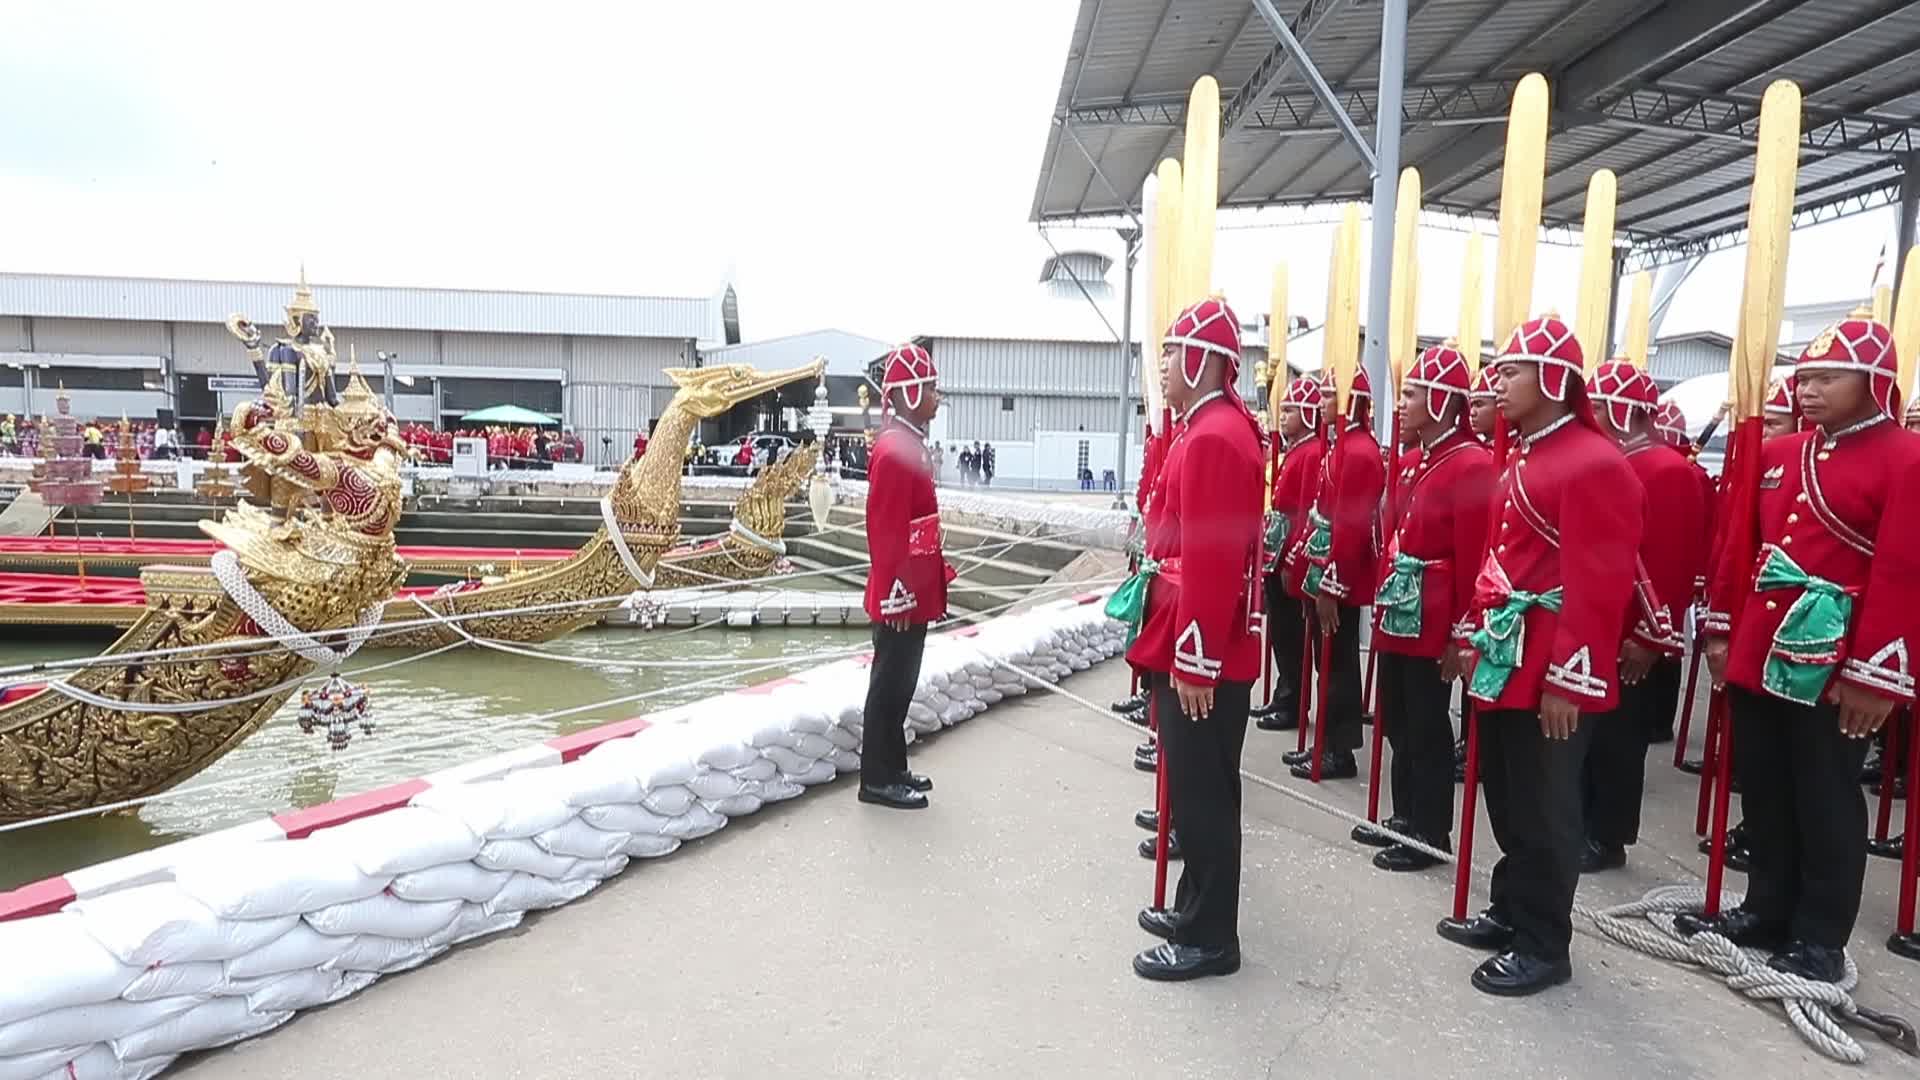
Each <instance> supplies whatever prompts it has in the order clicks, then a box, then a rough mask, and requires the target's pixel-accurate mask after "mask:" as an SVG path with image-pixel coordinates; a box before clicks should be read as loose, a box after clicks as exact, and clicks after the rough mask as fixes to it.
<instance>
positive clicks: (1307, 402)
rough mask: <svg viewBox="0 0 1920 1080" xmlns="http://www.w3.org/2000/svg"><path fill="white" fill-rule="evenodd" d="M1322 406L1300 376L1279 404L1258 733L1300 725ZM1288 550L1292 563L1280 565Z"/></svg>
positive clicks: (1313, 382)
mask: <svg viewBox="0 0 1920 1080" xmlns="http://www.w3.org/2000/svg"><path fill="white" fill-rule="evenodd" d="M1321 401H1322V395H1321V392H1320V381H1319V380H1318V379H1315V378H1313V377H1312V376H1302V377H1300V378H1297V379H1295V380H1293V381H1292V382H1290V383H1288V384H1287V391H1286V396H1285V398H1284V399H1283V400H1282V402H1281V404H1280V443H1281V454H1282V457H1281V458H1280V469H1279V471H1278V472H1277V473H1276V474H1275V476H1274V479H1273V501H1272V503H1271V505H1270V507H1269V509H1268V512H1267V543H1266V551H1267V559H1268V572H1267V574H1266V611H1267V644H1268V647H1269V648H1270V649H1271V650H1272V653H1273V686H1274V693H1273V701H1272V702H1271V703H1270V704H1269V705H1268V706H1267V707H1266V708H1264V709H1256V710H1254V714H1253V715H1254V718H1255V720H1254V724H1255V726H1256V727H1259V728H1260V729H1261V730H1262V731H1291V730H1293V729H1294V727H1295V726H1297V725H1298V724H1299V722H1300V696H1301V689H1302V688H1301V686H1300V668H1301V660H1302V655H1303V654H1304V652H1305V651H1306V647H1307V636H1306V611H1305V609H1304V608H1303V607H1302V606H1301V597H1302V593H1301V592H1300V586H1301V583H1302V582H1303V581H1304V579H1305V577H1306V572H1307V565H1306V564H1307V560H1306V546H1307V533H1308V532H1309V531H1311V530H1310V529H1309V527H1308V525H1307V512H1308V510H1310V509H1311V508H1312V506H1313V499H1314V497H1315V496H1316V495H1317V494H1318V493H1319V483H1320V458H1321V455H1322V453H1323V452H1324V451H1325V450H1326V446H1327V444H1326V440H1325V439H1323V438H1322V437H1321V435H1320V405H1321ZM1289 549H1291V551H1292V553H1293V557H1292V560H1291V562H1290V563H1289V564H1288V565H1287V566H1283V565H1282V564H1283V563H1284V562H1286V561H1287V554H1288V551H1289ZM1289 568H1290V569H1289ZM1289 572H1290V573H1291V574H1292V579H1291V587H1289V582H1288V574H1289Z"/></svg>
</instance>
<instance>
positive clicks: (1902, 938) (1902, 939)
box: [1887, 933, 1920, 960]
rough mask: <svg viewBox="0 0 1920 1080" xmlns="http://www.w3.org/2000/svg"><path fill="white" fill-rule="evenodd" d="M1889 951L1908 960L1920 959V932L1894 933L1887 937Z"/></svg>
mask: <svg viewBox="0 0 1920 1080" xmlns="http://www.w3.org/2000/svg"><path fill="white" fill-rule="evenodd" d="M1887 951H1888V952H1890V953H1892V954H1893V955H1895V956H1898V957H1902V958H1904V959H1907V960H1920V934H1898V933H1896V934H1893V935H1891V936H1890V937H1888V938H1887Z"/></svg>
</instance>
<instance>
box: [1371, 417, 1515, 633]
mask: <svg viewBox="0 0 1920 1080" xmlns="http://www.w3.org/2000/svg"><path fill="white" fill-rule="evenodd" d="M1408 459H1412V460H1413V461H1414V465H1413V469H1412V474H1411V475H1403V476H1402V477H1401V479H1400V486H1399V490H1398V491H1397V492H1396V493H1395V497H1396V498H1395V501H1396V502H1397V503H1398V504H1399V505H1398V508H1397V513H1396V515H1395V520H1396V522H1397V525H1396V527H1395V528H1394V531H1393V532H1392V533H1391V534H1390V536H1389V538H1388V540H1387V551H1386V555H1385V558H1384V562H1383V571H1382V575H1383V577H1384V575H1385V573H1386V572H1390V571H1391V570H1392V563H1393V558H1394V555H1395V554H1396V553H1402V552H1403V553H1405V554H1407V555H1409V556H1411V557H1413V558H1416V559H1420V560H1422V561H1423V562H1425V563H1426V564H1427V565H1426V569H1425V570H1424V571H1423V576H1422V580H1421V583H1420V636H1419V637H1417V638H1406V637H1396V636H1394V635H1393V634H1390V633H1387V632H1385V631H1384V623H1383V622H1378V621H1377V622H1376V624H1375V630H1376V631H1377V632H1378V636H1377V637H1375V638H1374V641H1376V642H1378V643H1379V647H1380V651H1382V652H1390V653H1395V654H1397V655H1401V656H1418V657H1424V658H1426V659H1437V658H1438V657H1439V656H1440V654H1441V653H1442V652H1443V651H1445V649H1446V647H1447V643H1448V642H1449V641H1451V640H1453V638H1454V637H1455V636H1457V635H1459V634H1460V633H1462V632H1463V631H1464V630H1465V628H1466V627H1465V623H1466V619H1467V613H1468V612H1469V611H1470V610H1472V607H1473V578H1474V572H1475V571H1476V570H1478V569H1479V567H1480V558H1481V556H1482V555H1483V554H1484V553H1485V552H1486V549H1487V526H1488V521H1489V518H1490V510H1491V508H1492V505H1493V488H1494V483H1495V481H1496V480H1497V477H1496V476H1495V473H1494V468H1493V454H1492V452H1491V451H1489V450H1488V449H1487V448H1486V447H1484V446H1482V445H1480V443H1479V441H1478V440H1477V439H1472V438H1469V437H1467V436H1464V435H1461V434H1459V433H1458V432H1451V433H1449V434H1448V435H1447V436H1446V437H1445V438H1443V439H1441V440H1440V441H1439V442H1437V443H1435V444H1434V445H1433V447H1432V449H1431V450H1429V451H1426V452H1422V451H1420V450H1411V451H1407V452H1405V453H1403V454H1401V456H1400V460H1401V461H1403V462H1404V461H1407V460H1408ZM1406 472H1407V470H1405V469H1402V473H1403V474H1404V473H1406Z"/></svg>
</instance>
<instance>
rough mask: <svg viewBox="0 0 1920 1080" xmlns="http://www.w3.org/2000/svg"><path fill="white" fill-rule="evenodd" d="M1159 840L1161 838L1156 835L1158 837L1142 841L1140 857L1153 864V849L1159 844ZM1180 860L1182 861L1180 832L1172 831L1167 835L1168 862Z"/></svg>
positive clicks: (1177, 830)
mask: <svg viewBox="0 0 1920 1080" xmlns="http://www.w3.org/2000/svg"><path fill="white" fill-rule="evenodd" d="M1159 839H1160V838H1159V837H1158V836H1157V835H1156V836H1149V837H1147V838H1146V839H1145V840H1142V841H1140V857H1141V858H1143V859H1145V860H1147V861H1148V862H1152V861H1153V848H1154V845H1155V844H1156V843H1158V842H1159ZM1179 860H1180V830H1179V829H1172V830H1169V831H1168V833H1167V861H1168V862H1178V861H1179Z"/></svg>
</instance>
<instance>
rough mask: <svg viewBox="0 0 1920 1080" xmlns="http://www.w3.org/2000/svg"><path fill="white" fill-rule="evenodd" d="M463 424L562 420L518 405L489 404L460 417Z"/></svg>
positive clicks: (540, 422)
mask: <svg viewBox="0 0 1920 1080" xmlns="http://www.w3.org/2000/svg"><path fill="white" fill-rule="evenodd" d="M460 422H461V423H463V424H534V425H541V426H544V425H547V424H557V423H559V422H560V421H558V420H555V419H554V418H553V417H551V416H548V415H547V414H546V413H540V412H534V411H533V410H532V409H523V408H521V407H520V406H518V405H489V406H488V407H486V408H484V409H481V410H480V411H478V412H470V413H467V414H466V415H465V416H462V417H461V418H460Z"/></svg>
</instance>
